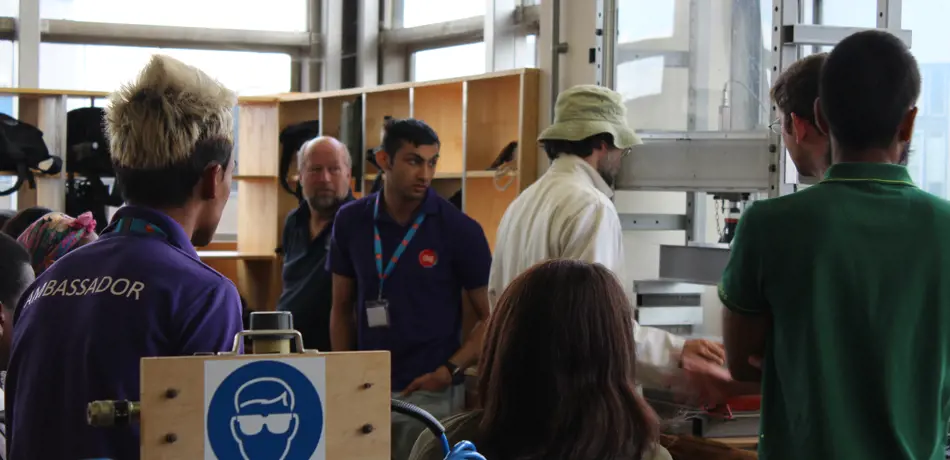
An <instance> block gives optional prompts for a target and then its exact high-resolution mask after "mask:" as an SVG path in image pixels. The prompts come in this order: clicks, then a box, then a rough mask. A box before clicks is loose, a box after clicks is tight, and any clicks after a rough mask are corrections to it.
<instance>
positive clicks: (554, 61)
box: [548, 0, 599, 123]
mask: <svg viewBox="0 0 950 460" xmlns="http://www.w3.org/2000/svg"><path fill="white" fill-rule="evenodd" d="M548 1H550V2H551V16H552V19H551V96H550V97H551V104H550V109H551V110H550V113H549V116H550V122H551V123H553V122H554V103H555V101H557V95H558V94H560V93H561V53H563V52H565V51H567V44H564V45H563V51H562V45H561V1H562V0H548ZM598 3H599V1H598Z"/></svg>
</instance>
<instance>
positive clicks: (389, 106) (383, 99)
mask: <svg viewBox="0 0 950 460" xmlns="http://www.w3.org/2000/svg"><path fill="white" fill-rule="evenodd" d="M363 110H364V113H365V117H364V119H365V121H366V122H365V125H364V126H363V138H364V139H365V141H366V142H365V146H366V148H367V149H373V148H376V147H379V146H380V145H381V144H382V142H383V136H382V130H383V120H384V119H385V118H386V117H387V116H388V117H393V118H409V89H397V90H392V91H384V92H378V93H367V94H366V106H365V107H364V108H363ZM364 172H365V174H375V173H377V172H378V170H377V169H376V167H375V166H373V165H372V163H370V162H369V161H367V162H366V167H365V169H364ZM370 185H372V183H370ZM366 190H369V189H366Z"/></svg>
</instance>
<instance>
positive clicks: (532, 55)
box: [524, 35, 538, 67]
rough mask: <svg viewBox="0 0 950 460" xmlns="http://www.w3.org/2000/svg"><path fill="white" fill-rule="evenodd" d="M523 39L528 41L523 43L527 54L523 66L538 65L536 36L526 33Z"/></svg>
mask: <svg viewBox="0 0 950 460" xmlns="http://www.w3.org/2000/svg"><path fill="white" fill-rule="evenodd" d="M525 40H526V41H527V42H528V43H527V44H526V45H525V46H526V48H527V49H528V53H527V54H528V56H527V59H526V61H527V62H525V63H524V67H538V36H537V35H528V36H527V37H526V38H525Z"/></svg>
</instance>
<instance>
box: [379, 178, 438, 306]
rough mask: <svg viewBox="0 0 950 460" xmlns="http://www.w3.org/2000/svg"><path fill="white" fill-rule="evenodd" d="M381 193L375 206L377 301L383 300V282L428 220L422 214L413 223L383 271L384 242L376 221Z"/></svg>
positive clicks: (423, 213) (424, 214)
mask: <svg viewBox="0 0 950 460" xmlns="http://www.w3.org/2000/svg"><path fill="white" fill-rule="evenodd" d="M380 193H382V192H379V193H377V194H376V204H375V205H373V251H375V253H376V273H378V274H379V297H378V299H377V300H382V299H383V281H386V278H389V275H390V274H392V272H393V269H394V268H396V262H398V261H399V257H400V256H402V253H403V252H405V251H406V246H409V241H411V240H412V237H414V236H416V230H419V226H421V225H422V222H423V221H425V220H426V213H425V212H420V213H419V217H416V220H415V222H413V223H412V226H411V227H409V231H408V232H406V236H404V237H403V238H402V243H399V247H397V248H396V251H395V252H393V256H392V257H391V258H390V259H389V263H387V264H386V270H383V242H382V240H380V239H379V225H377V224H376V220H377V219H378V218H379V194H380Z"/></svg>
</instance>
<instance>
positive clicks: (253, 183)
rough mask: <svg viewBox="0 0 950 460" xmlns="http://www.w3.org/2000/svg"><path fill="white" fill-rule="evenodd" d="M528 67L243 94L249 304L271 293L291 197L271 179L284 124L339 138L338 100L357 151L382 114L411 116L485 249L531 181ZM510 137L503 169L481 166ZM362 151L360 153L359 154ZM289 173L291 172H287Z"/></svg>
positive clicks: (365, 183)
mask: <svg viewBox="0 0 950 460" xmlns="http://www.w3.org/2000/svg"><path fill="white" fill-rule="evenodd" d="M538 78H539V73H538V71H537V69H518V70H512V71H505V72H496V73H490V74H485V75H478V76H473V77H467V78H458V79H451V80H442V81H432V82H424V83H401V84H394V85H386V86H379V87H373V88H361V89H353V90H343V91H332V92H324V93H301V94H284V95H280V96H275V97H267V98H248V99H245V100H242V101H241V102H240V104H239V110H240V120H241V122H240V126H239V131H240V140H239V142H238V145H239V146H240V147H239V148H240V151H241V153H240V161H239V165H238V167H239V168H240V169H239V177H240V178H239V179H238V180H239V184H238V197H239V198H238V199H239V206H240V209H239V215H238V221H239V223H238V245H237V246H238V252H239V253H240V254H242V255H253V256H254V258H242V259H241V260H240V261H239V263H238V264H239V265H238V273H239V275H238V276H239V278H240V280H241V286H242V287H243V288H244V289H245V293H244V294H245V296H247V298H248V301H249V303H250V304H251V306H252V307H253V308H255V309H272V308H274V307H275V305H276V299H277V297H278V296H279V294H280V290H281V281H280V269H281V267H280V260H279V258H277V257H276V256H275V255H274V254H275V253H274V249H275V248H277V247H278V246H279V244H280V235H281V233H282V232H283V224H284V218H285V217H286V215H287V213H289V212H290V211H291V210H292V209H293V208H295V207H296V206H297V202H296V199H295V198H293V197H292V196H290V195H289V194H288V193H286V192H284V191H283V190H281V189H280V187H279V185H278V176H277V174H278V164H279V163H278V162H279V157H280V155H279V152H280V143H279V134H280V131H281V130H282V129H284V128H285V127H287V126H289V125H292V124H295V123H300V122H303V121H308V120H315V119H318V120H320V125H321V131H322V132H321V134H323V135H329V136H334V137H339V136H340V134H341V126H342V125H343V123H344V121H343V118H344V115H343V104H345V103H354V102H358V103H359V104H360V106H361V119H362V127H361V128H362V130H361V131H362V136H361V137H362V145H361V146H360V152H365V151H366V150H367V149H370V148H373V147H376V146H378V145H379V144H380V142H381V139H380V134H381V127H382V123H383V119H384V117H386V116H391V117H394V118H407V117H413V118H418V119H421V120H423V121H425V122H426V123H428V124H429V125H430V126H432V127H433V129H435V130H436V132H437V133H438V135H439V139H440V140H441V141H442V149H441V152H440V159H439V166H438V169H437V171H438V172H437V174H436V178H435V180H434V182H433V187H434V188H435V189H436V191H437V192H438V193H439V194H440V195H442V196H444V197H446V198H448V197H450V196H451V195H453V194H455V193H456V192H458V191H459V190H462V195H463V205H462V210H463V211H464V212H465V213H466V214H468V215H469V216H471V217H472V218H474V219H475V220H476V221H478V222H479V223H480V224H481V225H482V228H483V229H484V230H485V234H486V235H487V237H488V240H489V244H490V245H491V246H492V247H494V242H495V233H496V231H497V228H498V224H499V222H500V221H501V218H502V215H503V214H504V212H505V210H506V209H507V208H508V205H509V204H510V203H511V201H512V200H514V198H515V197H516V196H517V195H518V193H519V192H521V191H522V190H524V188H526V187H527V186H528V185H530V184H531V183H532V182H533V181H534V180H535V178H536V177H537V147H536V145H537V144H536V139H537V126H538ZM511 141H517V142H518V145H519V148H518V149H517V150H516V152H515V158H514V161H512V162H511V165H512V166H514V168H513V171H512V172H510V173H508V174H505V175H504V177H497V178H496V172H495V171H489V170H488V168H489V166H490V165H491V163H492V162H493V161H494V160H495V158H496V157H497V156H498V155H499V153H500V152H501V151H502V149H503V148H504V147H505V146H506V145H508V143H509V142H511ZM361 156H362V155H361ZM363 170H364V175H363V177H362V180H357V181H355V183H354V192H357V193H358V194H363V193H365V192H368V191H369V189H370V187H371V185H372V183H373V180H374V179H375V178H376V174H377V173H378V171H377V170H376V169H375V168H374V167H373V166H372V165H371V164H370V163H369V162H368V161H367V162H366V163H365V164H364V165H363ZM291 174H295V172H293V171H292V172H291Z"/></svg>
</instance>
